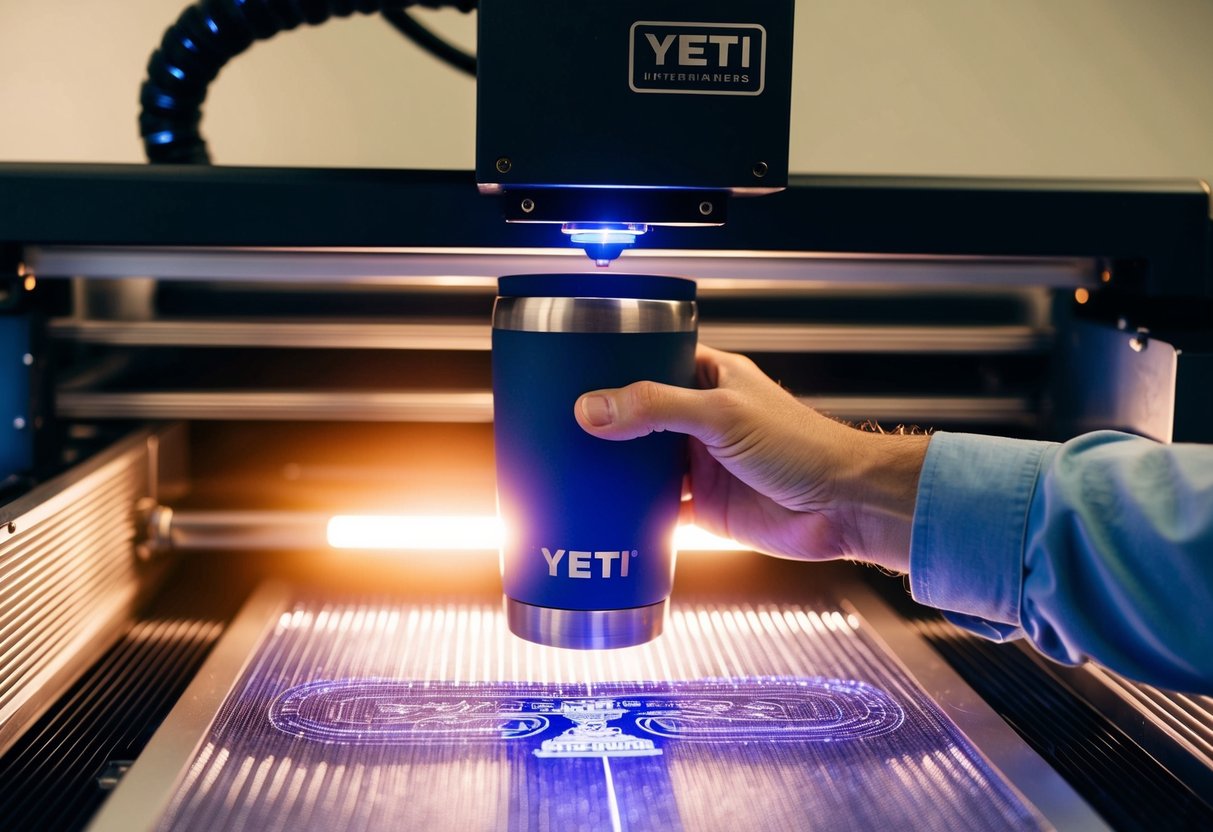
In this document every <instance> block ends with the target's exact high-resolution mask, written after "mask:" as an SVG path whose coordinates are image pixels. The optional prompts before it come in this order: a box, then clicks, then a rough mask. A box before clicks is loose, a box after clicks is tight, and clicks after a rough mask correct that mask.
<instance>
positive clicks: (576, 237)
mask: <svg viewBox="0 0 1213 832" xmlns="http://www.w3.org/2000/svg"><path fill="white" fill-rule="evenodd" d="M560 230H561V231H562V232H563V233H565V234H568V235H569V240H570V241H571V242H572V243H573V245H576V246H584V247H585V253H586V254H587V255H588V256H589V258H590V259H591V260H593V261H594V262H595V263H597V264H598V265H599V266H605V265H607V264H608V263H610V262H611V261H612V260H614V259H615V258H616V257H618V256H619V255H620V254H622V253H623V250H624V249H625V248H627V247H629V246H632V245H634V244H635V243H636V238H637V237H639V236H640V235H641V234H644V233H645V232H647V231H648V230H649V227H648V226H647V225H645V224H644V223H639V222H566V223H564V225H562V226H561V228H560Z"/></svg>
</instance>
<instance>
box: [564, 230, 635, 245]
mask: <svg viewBox="0 0 1213 832" xmlns="http://www.w3.org/2000/svg"><path fill="white" fill-rule="evenodd" d="M569 239H570V240H572V241H573V242H574V243H576V244H577V245H585V244H587V243H591V244H592V243H600V244H602V245H609V244H611V243H622V244H623V245H628V246H630V245H631V244H632V243H634V242H636V235H635V234H629V233H628V232H626V231H579V232H577V233H575V234H571V235H570V236H569Z"/></svg>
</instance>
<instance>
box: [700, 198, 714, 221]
mask: <svg viewBox="0 0 1213 832" xmlns="http://www.w3.org/2000/svg"><path fill="white" fill-rule="evenodd" d="M699 213H701V214H703V215H704V216H705V217H706V216H707V215H708V214H710V213H712V203H710V202H708V201H707V200H706V199H705V200H704V201H703V202H701V203H699Z"/></svg>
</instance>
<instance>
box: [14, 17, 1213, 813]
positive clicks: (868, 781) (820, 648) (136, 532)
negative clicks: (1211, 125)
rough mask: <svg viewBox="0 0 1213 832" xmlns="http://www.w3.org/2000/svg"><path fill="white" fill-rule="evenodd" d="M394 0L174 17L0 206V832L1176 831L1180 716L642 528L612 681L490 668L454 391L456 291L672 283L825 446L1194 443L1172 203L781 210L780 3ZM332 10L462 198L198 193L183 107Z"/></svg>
mask: <svg viewBox="0 0 1213 832" xmlns="http://www.w3.org/2000/svg"><path fill="white" fill-rule="evenodd" d="M418 5H425V6H438V5H443V4H440V3H423V4H418ZM477 5H478V8H475V9H474V8H473V7H475V6H477ZM404 6H405V4H402V3H382V2H370V0H365V1H364V0H359V2H344V3H339V2H335V0H332V1H331V2H323V1H321V0H317V2H286V0H247V2H237V0H204V2H201V3H198V4H196V5H194V6H191V7H190V8H189V9H188V10H186V11H185V12H184V13H183V14H182V15H181V17H180V18H179V19H178V21H177V22H176V23H175V24H174V25H173V26H172V27H170V29H169V30H168V32H167V33H166V34H165V37H164V40H163V41H162V43H161V44H160V46H159V48H158V49H156V51H155V53H154V54H153V57H152V59H151V61H150V63H149V67H148V77H147V79H146V81H145V82H144V85H143V87H142V92H141V101H142V104H143V113H142V116H141V119H140V125H141V129H142V132H143V136H144V140H145V145H146V147H147V148H148V153H149V158H150V159H152V160H153V161H155V162H157V164H153V165H148V166H136V165H58V164H47V165H43V164H2V165H0V195H2V198H0V277H2V278H3V292H2V293H0V368H5V369H0V405H2V406H3V407H4V408H7V410H2V411H0V466H2V469H3V470H0V476H2V477H3V481H2V482H0V487H2V488H3V493H2V494H0V826H3V827H5V828H39V829H84V828H91V829H94V830H99V832H105V830H116V829H121V830H133V829H158V830H169V829H172V830H178V829H208V830H209V829H214V828H226V829H230V830H232V831H233V832H235V831H236V830H245V829H249V830H251V829H257V830H260V829H294V830H298V829H326V830H327V829H333V828H342V829H348V830H371V829H383V828H392V829H399V828H422V827H425V828H461V829H498V828H511V829H548V828H551V829H615V830H622V829H629V830H642V829H662V830H665V829H679V828H683V829H696V830H698V829H725V828H729V829H733V828H744V829H772V830H774V829H779V830H782V829H799V828H812V827H816V826H829V827H831V828H838V829H871V828H877V827H880V826H890V827H891V826H900V827H905V828H914V829H927V830H934V829H973V830H977V829H982V830H985V829H991V830H992V829H999V830H1001V829H1048V828H1057V829H1066V830H1069V829H1104V828H1114V829H1146V828H1148V829H1157V828H1167V827H1182V826H1187V827H1188V828H1202V827H1205V826H1209V825H1213V807H1211V805H1210V798H1209V796H1210V795H1211V794H1213V700H1210V699H1209V698H1207V697H1200V696H1191V695H1186V694H1183V693H1182V692H1174V691H1164V690H1159V689H1155V688H1152V687H1149V686H1147V685H1143V684H1140V683H1137V682H1135V681H1133V680H1130V679H1126V678H1123V677H1121V676H1118V675H1117V674H1115V673H1112V672H1109V671H1107V670H1104V669H1101V668H1098V667H1093V666H1083V667H1073V668H1068V667H1061V666H1059V665H1055V664H1052V663H1050V662H1049V661H1047V660H1045V659H1044V658H1042V657H1041V656H1039V655H1038V654H1037V653H1036V652H1035V651H1034V650H1033V649H1032V648H1031V647H1030V646H1025V645H1023V644H1017V643H1010V644H994V643H990V642H986V641H984V640H981V639H979V638H977V637H976V636H972V635H970V634H968V633H966V632H964V631H961V630H960V629H958V628H955V627H953V626H952V625H950V624H948V623H947V622H946V621H945V620H944V619H943V618H941V617H940V615H939V614H938V613H937V612H935V611H933V610H929V609H926V608H923V607H920V606H918V605H916V604H914V603H913V602H912V601H911V600H909V598H908V597H907V595H906V593H905V590H904V588H903V586H902V583H901V581H900V580H899V579H897V578H889V577H888V576H884V575H880V574H877V573H876V572H874V571H873V570H869V569H864V568H861V567H858V566H855V565H854V564H849V563H836V564H809V563H799V562H792V561H784V560H776V559H773V558H768V557H765V556H761V555H758V554H755V553H753V552H748V551H744V550H743V548H742V547H740V546H738V545H737V544H735V543H733V542H731V541H726V540H721V539H718V538H711V537H710V536H706V535H703V534H702V533H701V532H699V530H697V529H694V528H693V527H680V528H679V529H678V532H677V538H676V540H677V548H678V550H679V557H678V565H677V571H676V576H675V582H674V590H673V594H672V596H671V598H670V602H669V606H668V611H667V612H666V620H665V627H664V632H663V634H662V635H661V636H660V637H659V638H656V639H654V640H651V641H649V642H647V643H644V644H638V645H635V646H631V647H627V648H623V649H617V650H566V649H561V648H557V647H551V646H544V645H542V644H537V643H534V642H533V641H527V640H523V639H520V638H517V637H516V636H515V635H513V634H512V633H511V631H510V628H509V626H508V622H507V619H506V614H505V612H504V610H503V606H502V597H501V590H502V583H501V575H500V571H499V565H498V544H499V542H500V540H501V530H500V528H499V525H498V523H497V519H496V480H495V475H494V445H493V436H492V435H493V426H492V420H493V398H492V394H491V391H490V378H491V370H490V349H489V345H490V324H489V321H490V317H491V315H492V309H493V303H494V297H495V295H496V291H497V279H498V278H499V277H500V276H502V275H547V274H576V275H579V276H581V277H583V278H584V279H585V280H591V281H600V282H601V283H602V285H604V286H607V285H610V284H611V282H612V281H616V282H618V281H624V280H627V279H629V278H630V277H631V276H635V275H646V276H651V275H671V276H679V277H683V278H690V279H693V280H694V281H695V282H696V284H697V297H698V321H699V338H700V340H701V341H702V342H703V343H707V344H711V345H713V346H716V347H719V348H723V349H728V350H735V351H739V352H744V353H746V354H748V355H751V356H752V357H753V358H754V359H755V360H756V361H757V363H758V364H759V365H760V366H761V367H762V368H763V369H764V370H766V371H767V373H768V374H769V375H771V376H772V377H774V378H777V379H779V380H780V381H781V383H782V384H783V385H784V386H785V387H786V388H788V389H789V390H790V391H791V392H792V393H794V394H795V395H797V396H798V397H800V398H802V399H803V400H804V401H805V402H806V403H809V404H811V405H813V406H815V407H817V408H819V409H821V410H823V411H825V412H826V413H829V414H831V415H833V416H836V417H838V418H841V419H845V420H849V421H853V422H856V423H862V422H865V421H870V422H872V423H879V424H881V425H885V426H894V425H898V424H903V425H918V426H921V427H924V428H940V429H948V430H964V431H970V432H979V433H981V432H985V433H993V434H999V435H1008V436H1017V437H1031V438H1044V439H1065V438H1068V437H1070V436H1073V435H1075V434H1077V433H1080V432H1083V431H1087V430H1092V429H1096V428H1116V429H1121V430H1128V431H1133V432H1136V433H1140V434H1144V435H1147V436H1150V437H1153V438H1155V439H1158V440H1160V441H1181V440H1182V441H1198V442H1202V441H1203V442H1207V441H1213V428H1211V427H1210V426H1211V425H1213V393H1211V392H1210V391H1213V344H1211V343H1210V340H1211V338H1210V327H1209V322H1210V320H1211V319H1213V227H1211V222H1210V199H1209V192H1208V188H1207V187H1206V186H1205V185H1204V184H1203V183H1202V182H1199V181H1197V180H1191V181H1166V182H1163V181H1150V182H1097V181H1062V180H1047V181H1045V180H1041V181H1035V180H1010V179H960V178H956V179H947V178H921V177H909V176H907V177H884V176H881V177H871V176H868V177H864V176H853V177H840V176H808V175H797V174H791V175H790V174H789V173H788V170H787V167H788V165H787V160H788V134H789V130H788V119H789V102H790V97H791V56H792V43H791V31H792V17H793V3H792V2H791V0H759V2H753V3H749V4H744V5H738V4H724V3H715V2H714V3H702V2H695V3H692V2H689V1H688V0H653V2H644V3H640V2H631V1H630V0H629V1H628V2H613V3H598V4H567V3H557V2H550V1H549V0H483V2H481V3H479V4H476V3H472V2H468V1H467V0H465V2H463V3H461V4H459V8H461V9H462V10H463V11H466V12H473V11H474V13H475V14H477V15H478V16H479V39H478V47H477V49H478V56H477V57H476V58H475V59H473V58H472V57H471V56H468V55H465V54H462V53H460V52H458V50H455V49H454V48H453V47H451V46H450V45H449V44H447V43H445V42H443V41H442V40H441V39H438V38H436V36H434V35H433V33H431V32H430V31H429V30H428V29H427V28H426V27H425V26H424V25H423V24H422V23H420V22H419V20H418V18H416V17H414V16H411V15H410V14H409V12H408V10H407V9H405V8H404ZM354 12H359V13H380V14H382V16H383V17H384V18H385V19H386V20H387V21H388V22H390V23H391V24H392V25H393V26H395V27H396V28H398V29H400V30H401V31H403V32H405V33H406V34H408V35H409V37H410V38H412V39H413V40H415V41H417V42H418V43H421V44H422V45H424V46H425V48H426V49H428V50H430V51H431V52H433V53H435V54H436V55H438V56H440V57H442V58H443V60H445V61H446V62H448V63H450V64H452V65H455V66H458V67H462V68H463V69H472V68H473V66H475V72H476V75H477V79H476V84H477V90H478V115H477V119H478V127H477V150H476V155H477V159H476V169H475V171H471V170H464V171H434V170H350V169H344V170H342V169H306V170H304V169H286V168H235V167H223V166H211V165H209V164H208V162H209V161H210V160H209V154H208V152H207V150H206V147H205V143H204V142H203V141H202V136H201V120H200V119H201V109H200V108H201V105H202V102H203V100H204V99H205V97H206V92H207V85H208V84H209V83H210V81H211V80H213V78H214V77H215V76H216V75H217V73H218V72H219V70H220V69H221V67H222V66H223V64H224V63H226V61H227V60H229V59H231V58H233V57H235V56H236V55H237V54H239V53H240V52H242V51H243V50H245V49H247V48H250V47H252V46H253V45H254V43H255V42H256V41H258V40H263V39H265V38H268V37H271V36H274V35H276V34H277V33H279V32H283V31H285V30H288V29H291V28H294V27H296V26H299V25H302V24H318V23H322V22H324V21H325V20H327V19H328V18H329V17H332V16H344V15H349V14H352V13H354ZM800 13H801V14H802V15H804V14H808V13H811V10H808V9H806V7H804V6H802V8H801V10H800ZM435 71H439V70H437V69H436V70H435ZM135 80H137V79H132V81H135ZM585 254H588V255H589V257H588V258H587V257H586V256H585ZM604 293H605V292H604ZM570 409H571V402H570ZM570 418H571V417H570ZM1148 556H1149V554H1148V553H1147V554H1146V557H1148ZM553 557H554V556H553ZM616 562H618V561H616ZM587 583H590V584H592V583H593V581H592V580H588V581H587Z"/></svg>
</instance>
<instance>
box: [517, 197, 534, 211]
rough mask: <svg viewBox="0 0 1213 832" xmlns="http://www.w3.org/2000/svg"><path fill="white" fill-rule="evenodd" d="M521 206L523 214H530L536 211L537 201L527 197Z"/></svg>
mask: <svg viewBox="0 0 1213 832" xmlns="http://www.w3.org/2000/svg"><path fill="white" fill-rule="evenodd" d="M520 206H521V208H522V213H524V214H529V213H531V212H532V211H534V210H535V200H533V199H531V198H530V197H527V198H526V199H524V200H522V202H521V203H520Z"/></svg>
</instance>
